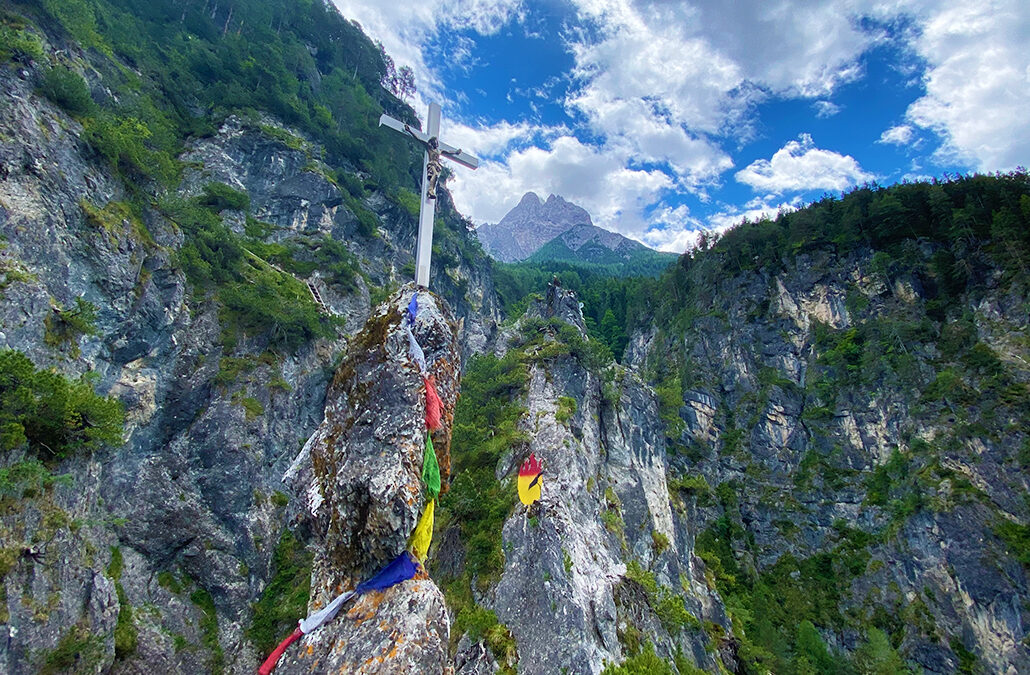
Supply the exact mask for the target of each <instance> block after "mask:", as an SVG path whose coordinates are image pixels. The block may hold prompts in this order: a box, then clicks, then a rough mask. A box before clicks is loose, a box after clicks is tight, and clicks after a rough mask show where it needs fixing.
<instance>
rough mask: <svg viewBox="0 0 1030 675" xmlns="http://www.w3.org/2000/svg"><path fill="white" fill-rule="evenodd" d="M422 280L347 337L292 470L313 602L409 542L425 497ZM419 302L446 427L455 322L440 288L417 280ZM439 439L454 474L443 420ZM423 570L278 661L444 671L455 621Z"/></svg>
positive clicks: (456, 374) (283, 669)
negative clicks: (417, 355) (409, 320)
mask: <svg viewBox="0 0 1030 675" xmlns="http://www.w3.org/2000/svg"><path fill="white" fill-rule="evenodd" d="M414 292H415V287H414V285H412V284H409V285H407V286H405V287H403V288H402V289H401V290H399V291H397V292H396V293H394V295H393V296H392V297H391V298H390V299H389V300H388V301H387V302H386V303H384V304H383V305H380V307H379V308H378V309H377V310H376V311H375V312H374V313H373V315H372V317H371V318H370V319H369V320H368V323H367V324H366V325H365V327H364V329H363V330H362V331H361V332H360V333H358V334H357V335H356V336H355V337H354V339H353V340H352V341H351V343H350V345H349V346H348V349H347V351H346V353H345V356H344V358H343V360H342V362H341V364H340V366H339V368H338V369H337V370H336V374H335V376H334V378H333V382H332V384H331V385H330V388H329V392H328V395H327V397H326V406H325V419H324V420H323V422H322V423H321V425H320V426H319V427H318V430H317V431H316V432H315V433H314V434H313V435H312V436H311V438H310V439H309V440H308V442H307V444H306V445H305V446H304V449H303V450H302V451H301V453H300V455H299V456H298V457H297V459H296V461H295V462H294V464H293V466H292V467H291V468H290V470H289V471H288V472H287V475H286V477H285V478H284V482H286V483H287V484H288V485H290V486H291V488H292V489H293V490H294V491H295V492H296V493H298V494H299V495H301V498H300V500H299V502H300V503H301V504H302V507H301V508H302V509H303V511H302V513H299V514H297V516H296V517H297V518H298V519H299V520H301V521H302V522H303V523H304V524H306V525H307V526H308V527H310V529H311V531H312V534H313V542H314V546H315V549H316V553H315V559H314V566H313V571H312V580H311V581H312V583H311V588H312V591H311V598H310V601H309V609H310V610H312V611H314V610H317V609H320V608H321V607H324V606H325V604H326V603H327V602H329V601H330V600H331V599H332V598H333V597H335V596H336V595H337V594H339V593H340V592H342V591H344V590H348V589H350V588H353V587H354V586H355V585H356V584H357V583H358V582H360V581H361V580H363V579H366V578H368V577H370V576H372V575H373V574H375V573H376V572H377V571H378V570H379V569H380V568H381V567H383V565H385V564H386V563H387V562H389V561H390V560H392V559H393V558H394V557H395V556H396V555H398V554H399V553H401V552H402V551H403V550H404V549H405V548H406V546H407V544H408V537H409V535H410V534H411V532H412V530H414V528H415V524H416V522H417V520H418V518H419V514H420V513H421V511H422V509H423V508H424V507H425V503H426V499H425V496H424V495H423V489H422V482H421V472H422V458H423V452H424V448H425V441H426V434H427V431H426V428H425V421H424V420H425V417H424V415H425V397H424V393H423V381H422V374H421V373H420V372H419V370H418V367H417V366H416V365H415V363H414V362H413V361H412V360H411V359H410V357H409V351H408V338H407V335H406V333H405V330H404V321H405V319H404V318H403V309H404V308H405V307H406V306H407V304H408V302H409V300H410V299H411V295H412V293H414ZM418 304H419V312H418V319H417V320H416V322H415V324H414V326H413V327H412V330H413V332H414V334H415V337H416V339H417V340H418V343H419V345H420V346H421V347H422V348H423V350H424V351H425V355H426V361H427V364H428V368H429V373H430V374H431V375H433V376H435V378H436V384H437V388H438V391H439V394H440V398H441V399H442V402H443V413H444V428H445V429H450V425H451V422H452V419H453V413H454V404H455V401H456V399H457V395H458V383H459V378H460V362H459V359H460V349H459V346H458V331H457V325H456V323H455V321H454V319H453V316H452V314H451V310H450V308H449V307H447V305H446V304H445V303H444V302H443V301H442V300H441V299H440V298H439V297H437V296H436V295H434V294H432V293H430V292H428V291H426V290H420V291H418ZM434 442H435V447H436V451H437V455H438V457H439V458H440V464H441V469H442V471H443V473H444V476H445V478H444V481H445V484H446V474H447V467H448V466H449V462H448V461H447V458H448V455H449V446H450V439H449V436H448V435H447V434H446V433H444V434H441V433H440V432H439V431H438V432H434ZM419 576H420V577H422V578H419V577H416V578H415V579H412V580H409V581H405V582H402V583H401V584H399V585H397V586H394V587H392V588H389V589H387V590H386V591H384V592H375V591H373V592H370V593H367V594H365V595H363V596H360V597H359V598H357V599H356V600H355V601H354V602H353V603H352V604H351V605H349V606H347V607H345V608H344V611H343V612H341V614H340V615H339V616H338V617H337V618H336V619H335V621H333V622H332V623H330V624H327V625H326V626H325V627H323V628H322V629H320V630H318V631H316V632H315V633H312V634H311V635H309V636H306V637H305V638H304V640H303V642H301V644H300V648H299V649H296V650H295V651H294V652H293V653H292V655H291V656H290V657H289V658H288V659H286V660H285V661H284V662H283V663H282V664H281V665H280V666H279V669H278V670H277V672H279V673H308V672H311V669H312V668H314V669H317V670H318V672H348V673H371V672H390V673H394V672H396V673H401V672H404V673H416V672H417V673H439V672H442V671H443V670H444V668H445V666H446V664H447V662H448V654H447V643H448V638H449V633H450V629H449V625H448V618H447V610H446V607H445V605H444V598H443V593H442V592H441V591H440V589H439V588H438V587H437V586H436V584H434V583H433V582H432V581H431V580H429V579H428V578H425V576H424V575H421V574H420V575H419Z"/></svg>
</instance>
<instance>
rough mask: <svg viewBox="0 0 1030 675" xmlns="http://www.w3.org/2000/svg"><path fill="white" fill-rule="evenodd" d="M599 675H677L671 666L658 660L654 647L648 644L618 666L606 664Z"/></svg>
mask: <svg viewBox="0 0 1030 675" xmlns="http://www.w3.org/2000/svg"><path fill="white" fill-rule="evenodd" d="M601 675H677V673H676V671H675V670H673V668H672V666H671V665H670V664H669V663H667V662H666V661H663V660H662V659H660V658H658V656H657V655H656V654H655V653H654V645H653V644H651V643H648V644H647V646H646V647H644V649H643V650H642V651H641V652H640V653H639V654H635V655H633V656H630V657H629V658H628V659H626V660H625V661H623V662H622V663H621V664H619V665H613V664H608V665H607V666H605V668H604V670H602V671H601Z"/></svg>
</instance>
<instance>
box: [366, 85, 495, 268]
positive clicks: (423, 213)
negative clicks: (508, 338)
mask: <svg viewBox="0 0 1030 675" xmlns="http://www.w3.org/2000/svg"><path fill="white" fill-rule="evenodd" d="M384 124H385V125H386V126H388V127H390V128H391V129H394V130H396V131H399V132H401V133H404V134H408V135H410V136H411V137H412V138H414V139H415V140H417V141H419V142H420V143H422V144H423V145H424V146H425V147H426V152H425V156H424V158H423V161H422V195H421V198H420V201H419V208H418V242H417V244H416V246H415V283H416V284H418V285H419V286H425V287H426V288H429V259H430V257H431V256H432V253H433V218H434V217H435V216H436V181H437V178H439V176H440V169H441V166H440V158H441V157H446V158H447V159H450V160H453V161H455V162H457V163H458V164H461V165H463V166H467V167H468V168H470V169H475V168H477V167H479V159H478V158H476V157H473V156H472V155H470V154H468V153H467V152H463V151H462V150H461V149H459V148H455V147H453V146H451V145H447V144H446V143H444V142H442V141H440V106H439V105H438V104H436V103H430V104H429V116H428V118H427V119H426V130H425V131H424V132H423V131H419V130H418V129H413V128H411V126H410V125H407V124H405V123H404V122H401V121H400V120H395V119H394V118H392V117H390V116H389V115H387V114H385V113H384V114H383V116H382V117H380V118H379V125H380V126H383V125H384Z"/></svg>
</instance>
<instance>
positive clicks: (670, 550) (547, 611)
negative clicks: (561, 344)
mask: <svg viewBox="0 0 1030 675" xmlns="http://www.w3.org/2000/svg"><path fill="white" fill-rule="evenodd" d="M571 312H574V315H572V316H570V317H569V319H570V321H569V324H568V325H570V326H571V327H572V330H573V331H575V332H576V333H577V334H579V336H580V339H585V337H586V336H585V330H584V329H583V320H582V315H581V314H580V312H579V305H578V301H577V300H576V298H575V296H574V295H573V294H572V293H570V292H569V291H566V290H564V289H562V288H560V287H552V288H551V289H549V291H548V296H547V300H545V301H544V302H543V303H541V307H539V308H537V309H536V310H533V309H532V308H531V310H530V312H529V316H530V318H532V317H533V316H534V315H536V314H539V315H540V316H541V317H548V316H549V317H555V318H554V321H555V322H557V323H548V324H545V325H544V326H543V327H542V328H540V329H539V330H541V331H543V332H544V333H548V332H552V333H553V331H555V330H556V329H557V326H560V325H562V324H565V321H564V319H565V317H566V316H567V315H569V314H570V313H571ZM558 317H560V318H558ZM538 320H539V319H538ZM554 339H555V338H552V337H544V338H542V340H541V341H540V342H539V343H538V344H535V345H534V344H531V345H530V346H527V347H524V349H525V354H526V357H525V358H526V359H527V360H528V361H529V362H530V366H529V370H528V382H527V385H526V391H525V394H524V399H522V400H523V401H524V404H525V413H524V414H523V416H522V421H521V423H520V427H521V428H522V429H523V430H524V432H525V434H526V437H527V439H528V440H527V442H526V444H525V446H524V447H515V448H513V449H512V451H511V452H510V453H509V454H508V455H506V456H505V457H503V458H502V460H501V462H500V463H499V465H498V467H497V471H498V476H499V477H502V478H503V477H505V476H511V475H513V472H516V471H517V469H518V466H519V464H520V463H521V461H522V460H523V458H525V457H526V456H528V455H529V453H530V452H533V453H535V455H536V457H537V458H538V459H540V460H541V462H542V464H543V488H542V497H541V500H540V501H539V502H538V503H537V504H535V505H533V506H532V507H530V508H529V509H528V510H527V508H526V507H525V506H523V505H521V504H517V505H516V507H515V510H514V513H513V514H512V515H511V516H510V517H509V518H508V519H507V520H506V522H505V524H504V527H503V532H502V533H501V536H502V540H503V551H504V570H503V573H502V574H501V577H500V580H499V582H498V583H497V585H496V587H494V588H492V589H490V590H489V591H488V592H486V593H485V594H484V597H483V598H482V600H481V602H482V604H483V605H484V606H485V607H487V608H489V609H492V610H493V611H494V612H495V613H496V615H497V618H498V620H499V621H500V622H501V623H502V624H504V625H505V626H506V627H507V628H508V630H510V632H511V635H512V637H513V638H514V641H515V643H516V644H517V649H518V671H519V672H521V673H554V672H568V673H595V674H596V673H599V672H600V671H601V670H602V669H603V667H604V665H605V664H606V663H607V662H613V663H614V662H619V661H621V660H623V658H625V657H626V656H627V655H629V653H631V652H632V651H633V650H635V649H636V648H637V647H638V646H639V645H640V644H641V643H642V641H643V642H650V643H655V645H656V650H657V653H658V654H659V655H660V656H661V657H663V658H666V659H670V660H671V659H672V658H673V657H674V656H675V655H677V654H679V655H680V656H681V657H683V658H687V659H688V661H690V662H693V663H697V664H699V665H701V666H702V667H706V668H715V667H716V657H715V656H713V653H712V652H711V651H709V650H708V649H707V648H708V647H709V646H710V642H709V639H708V636H707V635H706V634H705V633H704V632H702V631H701V630H700V627H701V621H710V622H712V624H713V625H721V626H723V627H724V628H725V629H727V630H728V623H727V619H726V616H725V613H724V611H723V609H722V603H721V600H719V598H718V596H717V595H716V594H715V593H713V591H712V590H711V589H710V588H709V586H708V584H707V583H706V581H705V579H704V574H703V565H702V564H701V563H700V561H699V560H698V559H697V558H696V557H695V556H694V547H693V536H694V533H693V531H692V528H691V519H690V515H689V513H688V512H687V511H686V510H679V509H678V508H675V507H674V506H673V504H672V503H671V500H670V491H669V487H668V484H667V483H666V459H665V443H664V436H663V434H662V429H661V424H660V422H659V420H658V415H657V404H656V400H655V397H654V393H653V392H652V391H651V390H650V388H649V387H647V386H646V385H645V384H644V383H643V382H642V381H640V379H639V378H638V377H636V376H635V375H634V374H633V373H632V372H631V371H626V370H622V369H619V368H618V367H617V366H614V365H610V366H608V367H606V368H605V369H604V370H601V369H600V367H599V365H598V364H592V365H587V363H585V362H583V361H581V360H580V358H578V357H577V356H575V355H572V354H567V353H566V354H565V355H557V356H554V357H543V356H540V357H539V358H534V356H533V355H534V354H542V353H543V352H544V351H546V350H547V349H549V348H550V347H549V345H553V342H552V341H553V340H554ZM559 354H560V351H559ZM512 489H514V486H512ZM446 545H447V544H442V545H441V546H442V547H445V546H446ZM443 555H444V553H443V552H441V556H443ZM627 565H629V567H630V571H629V572H628V571H627ZM670 607H674V608H676V609H675V610H674V612H675V618H673V617H672V616H671V615H670V614H668V613H662V614H661V618H659V616H660V613H661V612H664V610H667V609H668V608H670ZM659 608H664V609H659ZM463 645H464V649H460V650H459V654H458V657H457V658H458V663H459V664H467V665H464V666H463V668H462V669H461V670H460V671H459V672H462V673H465V672H491V671H490V670H489V667H488V666H487V665H486V664H485V663H484V660H485V656H486V655H485V653H484V654H483V656H484V658H480V659H476V658H472V657H473V656H474V654H475V649H476V648H477V647H476V645H470V644H468V643H463Z"/></svg>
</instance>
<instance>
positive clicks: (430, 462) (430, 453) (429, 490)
mask: <svg viewBox="0 0 1030 675" xmlns="http://www.w3.org/2000/svg"><path fill="white" fill-rule="evenodd" d="M422 482H423V483H425V484H426V494H427V495H429V498H430V499H436V496H437V495H438V494H440V464H439V463H437V461H436V450H434V449H433V439H432V438H430V437H429V435H428V434H426V452H425V455H424V456H423V457H422Z"/></svg>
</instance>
